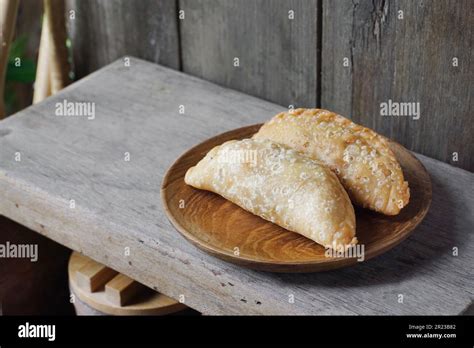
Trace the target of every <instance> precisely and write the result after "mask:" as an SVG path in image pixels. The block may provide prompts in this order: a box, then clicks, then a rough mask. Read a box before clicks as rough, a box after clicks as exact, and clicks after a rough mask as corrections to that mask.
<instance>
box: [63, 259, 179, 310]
mask: <svg viewBox="0 0 474 348" xmlns="http://www.w3.org/2000/svg"><path fill="white" fill-rule="evenodd" d="M91 261H92V262H95V261H93V260H91V259H90V258H88V257H87V256H84V255H81V254H80V253H78V252H73V253H72V254H71V257H70V259H69V264H68V274H69V288H70V290H71V293H72V294H74V295H75V296H76V300H77V301H75V303H74V307H75V308H76V312H77V314H79V315H102V314H110V315H165V314H170V313H175V312H178V311H181V310H183V309H185V308H186V306H185V305H183V304H182V303H179V302H178V301H175V300H173V299H172V298H169V297H168V296H165V295H163V294H159V293H157V292H156V291H153V290H151V289H149V288H146V287H144V286H143V285H141V284H140V286H141V291H140V293H138V294H137V293H135V295H136V296H135V297H134V298H133V301H129V303H126V304H123V303H120V300H121V296H120V295H119V293H120V292H121V291H127V289H125V288H122V289H120V285H119V284H117V283H120V282H121V281H120V280H122V281H123V280H124V278H123V277H125V276H123V275H122V274H119V275H118V276H117V277H120V278H119V281H118V282H117V281H116V278H114V279H111V280H110V281H109V282H108V283H107V285H108V284H109V283H110V284H111V286H110V287H109V288H108V289H109V292H107V286H106V288H105V290H104V288H102V291H94V292H91V291H89V290H88V289H84V288H83V287H82V286H81V284H80V280H79V279H78V275H80V272H79V271H80V270H81V269H83V268H87V267H89V265H90V264H91ZM114 281H115V282H114ZM135 288H137V287H136V286H135ZM111 289H112V293H111V292H110V291H111ZM113 289H116V290H118V292H115V291H114V290H113ZM129 289H130V288H129ZM111 294H112V299H113V302H110V298H111V297H110V295H111ZM129 295H131V294H129ZM125 297H127V300H131V297H128V296H125ZM125 297H123V298H122V299H124V300H125ZM117 300H118V301H119V303H116V301H117Z"/></svg>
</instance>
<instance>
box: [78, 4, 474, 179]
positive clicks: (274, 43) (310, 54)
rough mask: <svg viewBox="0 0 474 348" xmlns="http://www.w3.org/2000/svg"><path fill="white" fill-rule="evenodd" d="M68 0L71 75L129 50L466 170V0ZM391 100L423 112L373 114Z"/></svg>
mask: <svg viewBox="0 0 474 348" xmlns="http://www.w3.org/2000/svg"><path fill="white" fill-rule="evenodd" d="M69 2H70V7H71V8H73V9H75V10H76V13H75V19H74V20H69V26H70V32H71V37H72V42H73V53H74V60H75V69H76V73H77V76H78V77H82V76H84V75H86V74H88V73H90V72H92V71H94V70H96V69H98V68H99V67H101V66H103V65H105V64H107V63H109V62H111V61H113V60H114V59H116V58H118V57H120V56H123V55H133V56H137V57H139V58H142V59H146V60H149V61H152V62H156V63H160V64H163V65H166V66H170V67H172V68H175V69H180V70H183V71H184V72H186V73H189V74H192V75H196V76H199V77H202V78H204V79H207V80H210V81H213V82H215V83H217V84H220V85H223V86H226V87H230V88H234V89H237V90H240V91H243V92H246V93H249V94H252V95H255V96H257V97H260V98H263V99H266V100H270V101H273V102H276V103H279V104H281V105H284V106H289V105H294V106H296V107H304V106H306V107H314V106H322V107H325V108H328V109H331V110H334V111H337V112H340V113H341V114H343V115H345V116H348V117H351V118H352V119H353V120H355V121H356V122H359V123H361V124H364V125H366V126H369V127H372V128H374V129H376V130H377V131H379V132H380V133H382V134H384V135H386V136H389V137H391V138H393V139H395V140H397V141H399V142H400V143H402V144H404V145H405V146H407V147H408V148H409V149H411V150H414V151H416V152H419V153H422V154H425V155H428V156H430V157H433V158H436V159H439V160H443V161H445V162H447V163H450V164H452V165H455V166H458V167H461V168H464V169H467V170H471V171H474V160H473V159H472V155H471V154H472V153H473V152H474V141H473V139H472V134H473V133H474V129H473V127H474V118H473V113H472V110H473V98H472V97H471V95H472V92H471V90H472V88H471V80H472V76H474V64H473V63H472V61H471V56H472V54H471V51H472V49H471V47H472V38H473V30H474V29H473V28H474V16H472V13H473V12H474V2H473V1H470V0H460V1H455V0H436V1H422V0H420V1H409V0H394V1H387V0H385V1H383V0H374V1H372V0H353V1H350V0H141V1H130V0H112V1H110V0H108V1H106V0H69ZM180 11H181V12H180ZM290 11H293V12H290ZM399 11H403V13H402V15H403V18H399V17H400V12H399ZM291 14H292V15H293V16H294V17H293V19H290V17H291ZM179 15H181V17H183V15H184V18H181V19H180V18H179ZM235 58H239V62H238V63H239V66H234V63H235ZM346 58H347V59H346ZM454 58H457V66H454V65H453V59H454ZM345 59H346V62H348V65H347V64H346V65H347V66H345V65H344V60H345ZM389 100H392V101H393V102H416V103H420V104H419V105H420V118H419V119H418V120H414V119H413V117H384V116H381V115H380V105H381V103H384V102H388V101H389ZM243 107H245V106H243ZM454 152H456V153H457V155H458V160H457V161H454V160H453V153H454Z"/></svg>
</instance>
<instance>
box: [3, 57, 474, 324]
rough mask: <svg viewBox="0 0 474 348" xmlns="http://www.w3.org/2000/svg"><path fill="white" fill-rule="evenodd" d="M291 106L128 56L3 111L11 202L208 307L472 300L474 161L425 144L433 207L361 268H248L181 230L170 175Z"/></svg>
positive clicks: (50, 230) (267, 309)
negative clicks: (69, 106)
mask: <svg viewBox="0 0 474 348" xmlns="http://www.w3.org/2000/svg"><path fill="white" fill-rule="evenodd" d="M65 100H66V101H68V102H93V103H95V118H94V119H88V118H87V117H85V116H82V117H80V116H75V117H68V116H57V115H55V111H56V103H58V102H59V103H63V102H64V101H65ZM180 105H184V114H180V112H179V111H180ZM281 110H283V108H282V107H281V106H277V105H275V104H272V103H269V102H266V101H262V100H259V99H257V98H254V97H250V96H248V95H245V94H242V93H238V92H236V91H232V90H229V89H225V88H222V87H219V86H216V85H214V84H211V83H208V82H205V81H202V80H200V79H197V78H193V77H190V76H187V75H184V74H182V73H179V72H176V71H173V70H169V69H166V68H164V67H161V66H158V65H154V64H150V63H147V62H144V61H141V60H137V59H132V60H131V66H130V67H125V66H124V64H123V61H122V60H120V61H117V62H115V63H113V64H111V65H109V66H107V67H105V68H103V69H101V70H100V71H98V72H96V73H94V74H92V75H90V76H88V77H87V78H85V79H83V80H81V81H79V82H77V83H75V84H73V85H71V86H70V87H68V88H66V89H65V90H63V91H61V92H60V93H58V94H56V95H54V96H53V97H51V98H48V99H47V100H45V101H44V102H42V103H40V104H37V105H34V106H32V107H30V108H28V109H26V110H23V111H21V112H19V113H18V114H16V115H14V116H12V117H9V118H7V119H6V120H4V121H2V122H0V214H2V215H5V216H7V217H9V218H11V219H13V220H15V221H17V222H19V223H20V224H23V225H26V226H28V227H29V228H31V229H33V230H35V231H37V232H39V233H41V234H43V235H45V236H47V237H50V238H52V239H54V240H56V241H58V242H59V243H61V244H64V245H66V246H68V247H69V248H71V249H74V250H78V251H80V252H83V253H84V254H86V255H88V256H90V257H92V258H94V259H96V260H97V261H100V262H102V263H104V264H106V265H108V266H110V267H112V268H114V269H116V270H117V271H119V272H122V273H124V274H126V275H128V276H130V277H132V278H134V279H136V280H138V281H140V282H142V283H144V284H146V285H148V286H150V287H152V288H154V289H156V290H158V291H160V292H162V293H164V294H166V295H169V296H171V297H173V298H176V299H180V298H181V299H184V301H185V303H186V304H187V305H188V306H190V307H193V308H195V309H197V310H199V311H201V312H203V313H205V314H254V313H255V314H259V313H260V314H262V313H263V314H323V315H324V314H460V313H463V312H465V311H466V310H467V309H468V307H469V306H470V305H471V304H472V299H473V294H474V276H473V255H474V239H473V233H472V228H473V227H472V226H473V225H474V192H473V187H474V174H473V173H470V172H467V171H464V170H461V169H457V168H455V167H452V166H450V165H447V164H444V163H441V162H439V161H436V160H433V159H430V158H427V157H424V156H421V155H420V156H418V157H419V158H420V160H421V161H422V162H423V164H424V165H425V166H426V168H427V170H428V171H429V173H430V175H431V179H432V183H433V203H432V206H431V209H430V212H429V213H428V216H427V217H426V219H425V220H424V221H423V223H422V224H421V225H420V226H419V227H418V228H417V230H416V231H415V232H414V233H413V235H412V236H411V237H410V238H409V239H407V240H406V241H404V242H403V243H402V244H400V245H399V246H397V247H396V248H394V249H392V250H391V251H389V252H387V253H385V254H383V255H381V256H379V257H376V258H375V259H372V260H369V261H367V262H363V263H360V264H358V265H357V266H355V267H351V268H346V269H340V270H335V271H330V272H325V273H314V274H270V273H264V272H257V271H252V270H247V269H243V268H241V267H238V266H235V265H233V264H229V263H226V262H224V261H220V260H218V259H215V258H213V257H211V256H208V255H207V254H205V253H203V252H202V251H200V250H198V249H196V248H195V247H194V246H192V245H190V244H189V243H188V242H186V241H185V240H184V238H183V237H181V235H180V234H179V233H177V232H176V231H175V230H174V228H173V227H172V226H171V225H170V224H169V222H168V220H167V218H166V216H165V215H164V212H163V209H162V207H161V203H160V184H161V180H162V177H163V175H164V173H165V171H166V169H167V168H168V167H169V166H170V165H171V163H172V162H173V161H174V160H175V159H176V157H177V156H178V155H180V154H181V153H182V152H184V151H185V150H186V149H188V148H189V147H190V146H192V145H194V144H196V143H198V142H200V141H202V140H204V139H206V138H208V137H210V136H213V135H215V134H218V133H220V132H222V131H226V130H231V129H233V128H236V127H240V126H244V125H249V124H254V123H258V122H262V121H264V120H266V119H268V118H269V117H270V116H272V115H273V114H275V113H276V112H278V111H281ZM127 153H128V154H129V161H126V157H127ZM71 200H73V202H72V201H71ZM453 248H458V255H457V256H455V255H453V250H456V249H453ZM39 252H40V254H39V257H41V250H40V251H39ZM454 254H456V253H454ZM183 295H184V297H183ZM399 295H403V301H402V303H400V299H401V297H400V296H399ZM180 296H181V297H180ZM293 299H294V301H293Z"/></svg>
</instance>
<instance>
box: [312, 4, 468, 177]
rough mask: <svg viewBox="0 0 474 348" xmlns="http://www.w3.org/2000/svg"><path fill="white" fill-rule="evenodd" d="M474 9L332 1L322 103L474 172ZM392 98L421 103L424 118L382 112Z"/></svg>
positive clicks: (326, 7) (326, 16)
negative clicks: (454, 155) (473, 56)
mask: <svg viewBox="0 0 474 348" xmlns="http://www.w3.org/2000/svg"><path fill="white" fill-rule="evenodd" d="M399 11H402V12H399ZM473 13H474V1H471V0H461V1H454V0H436V1H411V0H395V1H380V0H375V1H374V2H372V1H359V0H355V1H353V2H352V1H346V0H324V1H323V16H322V18H323V25H322V28H323V40H322V52H323V55H322V86H323V87H322V89H321V90H322V94H321V105H322V107H325V108H328V109H331V110H334V111H338V112H340V113H342V114H343V115H352V119H353V120H355V122H357V123H361V124H364V125H367V126H369V127H371V128H374V129H375V130H377V131H379V132H380V133H382V134H384V135H386V136H388V137H390V138H393V139H395V140H397V141H398V142H400V143H402V144H403V145H405V146H406V147H407V148H409V149H412V150H414V151H416V152H419V153H422V154H424V155H427V156H430V157H433V158H436V159H440V160H443V161H445V162H447V163H450V164H453V165H455V166H458V167H461V168H465V169H468V170H471V171H473V170H474V159H473V153H474V141H473V139H472V138H473V134H474V128H473V127H474V126H473V125H474V117H473V110H474V99H473V97H472V94H473V89H472V81H473V78H474V62H473V61H472V45H473V42H472V40H473V30H474V15H473ZM402 17H403V18H402ZM344 58H348V59H349V66H344V64H343V61H344ZM454 58H457V60H458V66H453V59H454ZM389 99H390V100H392V101H394V102H418V103H420V104H419V105H420V118H419V119H418V120H414V119H413V117H412V118H407V117H384V116H381V115H380V104H381V103H383V102H388V100H389ZM454 152H457V153H458V161H457V162H455V161H453V153H454Z"/></svg>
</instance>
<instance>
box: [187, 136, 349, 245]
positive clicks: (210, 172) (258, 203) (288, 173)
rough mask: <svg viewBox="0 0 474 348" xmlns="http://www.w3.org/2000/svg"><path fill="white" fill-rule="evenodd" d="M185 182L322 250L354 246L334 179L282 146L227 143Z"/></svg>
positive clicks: (344, 201) (340, 190)
mask: <svg viewBox="0 0 474 348" xmlns="http://www.w3.org/2000/svg"><path fill="white" fill-rule="evenodd" d="M185 182H186V184H188V185H191V186H194V187H196V188H199V189H203V190H208V191H212V192H215V193H218V194H220V195H221V196H223V197H224V198H226V199H228V200H230V201H231V202H233V203H235V204H237V205H239V206H240V207H242V208H244V209H245V210H247V211H249V212H251V213H253V214H255V215H258V216H260V217H262V218H264V219H265V220H268V221H271V222H273V223H275V224H277V225H279V226H281V227H283V228H286V229H288V230H290V231H293V232H297V233H299V234H302V235H304V236H305V237H307V238H309V239H312V240H313V241H315V242H316V243H318V244H321V245H323V246H325V247H333V248H334V247H337V248H339V247H340V246H341V245H342V246H344V247H346V246H349V245H352V244H356V243H357V239H356V238H355V215H354V208H353V207H352V203H351V201H350V199H349V196H348V195H347V193H346V191H345V190H344V188H343V187H342V185H341V183H340V182H339V180H338V178H337V177H336V175H334V173H333V172H332V171H331V170H330V169H328V168H326V167H325V166H323V165H320V164H319V163H317V162H316V161H313V160H312V159H310V158H309V157H306V156H304V155H303V154H301V153H299V152H297V151H295V150H293V149H290V148H288V147H286V146H284V145H280V144H277V143H274V142H272V141H269V140H253V139H244V140H241V141H235V140H233V141H228V142H226V143H224V144H222V145H220V146H217V147H215V148H213V149H212V150H211V151H209V152H208V153H207V155H206V156H205V157H204V158H203V159H202V160H201V161H200V162H199V163H198V164H197V165H196V166H195V167H192V168H190V169H189V170H188V171H187V172H186V175H185Z"/></svg>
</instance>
